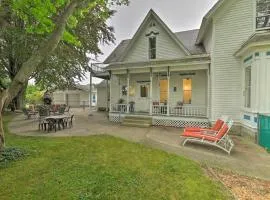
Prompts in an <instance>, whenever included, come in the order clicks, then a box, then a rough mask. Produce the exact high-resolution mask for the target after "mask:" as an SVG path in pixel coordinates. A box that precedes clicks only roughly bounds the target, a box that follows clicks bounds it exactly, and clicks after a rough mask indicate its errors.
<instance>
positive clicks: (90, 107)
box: [89, 72, 93, 116]
mask: <svg viewBox="0 0 270 200" xmlns="http://www.w3.org/2000/svg"><path fill="white" fill-rule="evenodd" d="M89 89H90V99H89V116H92V115H93V114H92V72H90V88H89Z"/></svg>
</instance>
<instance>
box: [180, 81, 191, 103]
mask: <svg viewBox="0 0 270 200" xmlns="http://www.w3.org/2000/svg"><path fill="white" fill-rule="evenodd" d="M185 80H191V83H190V88H191V89H190V90H185V88H184V81H185ZM182 82H183V104H192V78H183V80H182ZM186 92H190V99H189V102H186V101H185V93H186Z"/></svg>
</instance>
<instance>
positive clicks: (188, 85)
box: [183, 78, 192, 104]
mask: <svg viewBox="0 0 270 200" xmlns="http://www.w3.org/2000/svg"><path fill="white" fill-rule="evenodd" d="M191 97H192V80H191V78H186V79H183V103H184V104H191Z"/></svg>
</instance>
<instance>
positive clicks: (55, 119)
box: [23, 104, 74, 132]
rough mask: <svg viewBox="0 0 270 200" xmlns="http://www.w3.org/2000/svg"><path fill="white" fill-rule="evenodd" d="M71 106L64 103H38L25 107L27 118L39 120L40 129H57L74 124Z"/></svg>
mask: <svg viewBox="0 0 270 200" xmlns="http://www.w3.org/2000/svg"><path fill="white" fill-rule="evenodd" d="M69 110H70V107H69V106H66V105H65V104H64V105H38V106H35V107H34V106H31V107H30V108H29V109H25V108H24V109H23V112H24V114H25V115H26V116H27V119H30V118H31V117H34V118H35V119H37V121H38V129H39V130H44V131H47V132H49V131H53V130H54V131H55V132H56V131H57V130H61V129H65V128H71V127H72V126H73V118H74V114H70V112H69Z"/></svg>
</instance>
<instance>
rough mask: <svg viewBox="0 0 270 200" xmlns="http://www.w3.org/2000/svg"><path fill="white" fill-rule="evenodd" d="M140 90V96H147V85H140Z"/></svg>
mask: <svg viewBox="0 0 270 200" xmlns="http://www.w3.org/2000/svg"><path fill="white" fill-rule="evenodd" d="M140 91H141V97H148V87H147V85H141V87H140Z"/></svg>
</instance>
